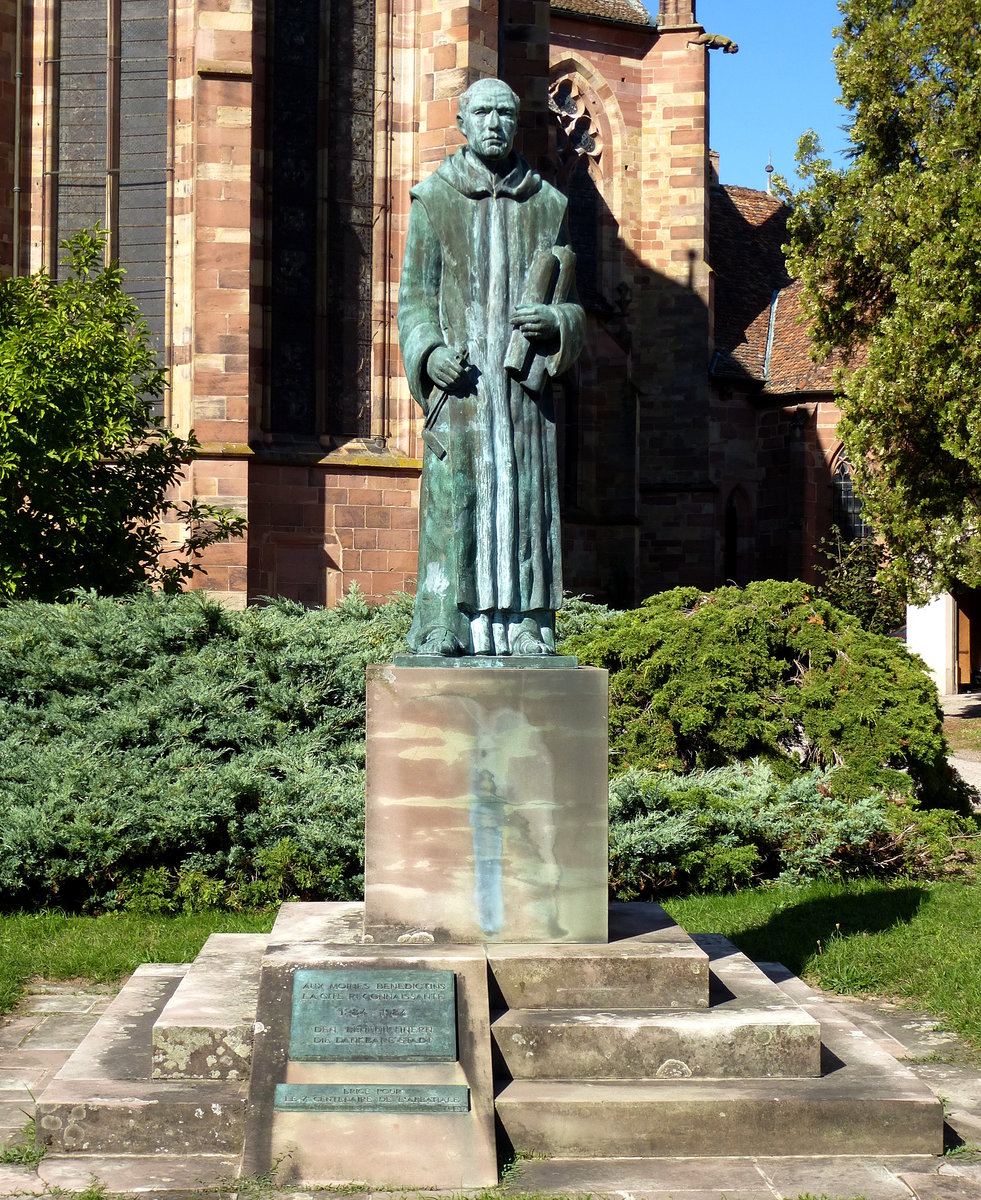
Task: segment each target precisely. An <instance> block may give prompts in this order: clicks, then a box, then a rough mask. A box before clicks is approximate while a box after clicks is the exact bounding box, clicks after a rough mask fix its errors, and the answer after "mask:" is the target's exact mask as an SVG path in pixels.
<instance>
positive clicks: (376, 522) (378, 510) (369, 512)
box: [364, 493, 392, 529]
mask: <svg viewBox="0 0 981 1200" xmlns="http://www.w3.org/2000/svg"><path fill="white" fill-rule="evenodd" d="M364 521H365V524H366V525H369V526H371V527H372V528H373V529H389V528H391V524H392V510H391V509H390V508H385V507H384V505H382V503H381V493H379V496H378V503H376V504H369V505H368V506H367V507H366V508H365V514H364Z"/></svg>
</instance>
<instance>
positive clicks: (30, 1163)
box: [0, 1117, 46, 1170]
mask: <svg viewBox="0 0 981 1200" xmlns="http://www.w3.org/2000/svg"><path fill="white" fill-rule="evenodd" d="M45 1149H46V1148H45V1147H44V1146H39V1145H38V1144H37V1136H36V1129H35V1125H34V1118H33V1117H30V1118H29V1119H28V1121H27V1124H26V1125H25V1126H24V1128H23V1130H22V1131H21V1134H20V1137H18V1138H17V1139H15V1140H14V1141H13V1142H10V1143H9V1144H8V1145H6V1146H4V1147H3V1149H0V1163H6V1164H7V1165H8V1166H16V1167H30V1168H31V1169H32V1170H33V1169H34V1168H36V1167H37V1165H38V1163H39V1162H40V1161H41V1159H42V1158H44V1154H45Z"/></svg>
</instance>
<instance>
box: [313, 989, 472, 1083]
mask: <svg viewBox="0 0 981 1200" xmlns="http://www.w3.org/2000/svg"><path fill="white" fill-rule="evenodd" d="M290 1058H291V1059H292V1060H293V1061H294V1062H337V1061H342V1062H378V1061H387V1062H392V1061H395V1062H455V1061H456V986H455V979H454V976H453V972H452V971H388V970H348V969H337V970H329V971H314V970H298V971H297V972H296V973H295V975H294V976H293V1020H292V1025H291V1027H290Z"/></svg>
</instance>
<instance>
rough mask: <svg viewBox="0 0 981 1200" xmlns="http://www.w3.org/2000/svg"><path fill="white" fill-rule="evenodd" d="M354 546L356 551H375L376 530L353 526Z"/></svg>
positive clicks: (376, 542) (376, 544) (376, 541)
mask: <svg viewBox="0 0 981 1200" xmlns="http://www.w3.org/2000/svg"><path fill="white" fill-rule="evenodd" d="M354 545H355V547H356V548H357V549H358V550H374V549H376V548H377V546H378V530H377V529H371V528H367V527H365V528H361V527H358V526H355V528H354Z"/></svg>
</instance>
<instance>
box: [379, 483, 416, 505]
mask: <svg viewBox="0 0 981 1200" xmlns="http://www.w3.org/2000/svg"><path fill="white" fill-rule="evenodd" d="M414 490H415V481H414V480H406V481H405V486H404V487H387V488H385V490H384V491H383V492H382V504H384V505H385V507H386V508H398V507H400V506H402V505H404V504H411V503H412V492H413V491H414Z"/></svg>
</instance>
